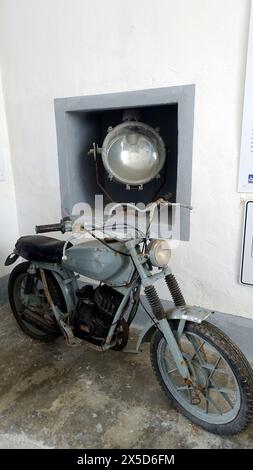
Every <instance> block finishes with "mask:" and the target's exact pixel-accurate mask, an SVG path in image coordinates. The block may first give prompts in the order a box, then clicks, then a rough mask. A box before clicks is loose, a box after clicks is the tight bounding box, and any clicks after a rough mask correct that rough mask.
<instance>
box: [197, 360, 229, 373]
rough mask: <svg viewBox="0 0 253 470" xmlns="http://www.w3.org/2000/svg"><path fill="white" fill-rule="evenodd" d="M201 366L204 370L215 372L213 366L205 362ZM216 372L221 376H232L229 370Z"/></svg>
mask: <svg viewBox="0 0 253 470" xmlns="http://www.w3.org/2000/svg"><path fill="white" fill-rule="evenodd" d="M201 366H202V367H203V368H204V369H207V370H210V371H211V372H212V371H213V370H214V367H215V366H213V365H212V364H207V363H205V362H203V363H202V364H201ZM215 372H219V373H220V374H225V375H231V374H230V372H229V370H227V369H217V368H216V369H215Z"/></svg>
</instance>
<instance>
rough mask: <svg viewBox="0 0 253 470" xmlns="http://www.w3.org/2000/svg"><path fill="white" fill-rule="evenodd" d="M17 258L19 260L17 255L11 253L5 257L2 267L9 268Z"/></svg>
mask: <svg viewBox="0 0 253 470" xmlns="http://www.w3.org/2000/svg"><path fill="white" fill-rule="evenodd" d="M18 258H19V255H18V254H17V253H14V252H12V253H11V254H10V255H9V256H7V258H6V260H5V263H4V265H5V266H10V265H11V264H13V263H15V261H17V259H18Z"/></svg>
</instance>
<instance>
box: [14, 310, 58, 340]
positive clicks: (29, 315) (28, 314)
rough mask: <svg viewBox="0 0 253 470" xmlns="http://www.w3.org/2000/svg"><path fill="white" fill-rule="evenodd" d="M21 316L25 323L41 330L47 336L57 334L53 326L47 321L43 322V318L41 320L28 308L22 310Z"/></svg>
mask: <svg viewBox="0 0 253 470" xmlns="http://www.w3.org/2000/svg"><path fill="white" fill-rule="evenodd" d="M21 316H23V317H24V319H25V321H27V322H28V323H31V324H33V325H34V326H35V327H37V328H41V329H42V330H43V331H45V332H46V333H48V334H55V333H56V332H57V330H56V328H55V327H54V324H52V323H49V322H48V321H47V320H45V318H43V317H42V316H41V315H39V314H38V313H36V312H34V311H33V310H31V309H29V308H28V307H25V309H24V310H22V314H21Z"/></svg>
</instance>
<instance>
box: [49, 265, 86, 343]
mask: <svg viewBox="0 0 253 470" xmlns="http://www.w3.org/2000/svg"><path fill="white" fill-rule="evenodd" d="M40 275H41V280H42V284H43V288H44V292H45V295H46V298H47V301H48V303H49V305H50V307H51V309H52V310H53V313H54V316H55V318H56V321H57V323H58V325H59V327H60V329H61V332H62V334H63V336H64V338H65V339H66V342H67V345H68V346H72V347H75V346H80V345H81V344H83V340H81V339H80V338H77V337H76V336H75V335H74V333H73V331H72V328H71V327H70V325H68V324H67V323H66V322H65V321H64V320H63V319H62V318H61V312H60V310H59V308H58V307H57V305H55V304H54V302H53V299H52V297H51V294H50V292H49V289H48V285H47V279H46V275H45V272H44V269H41V268H40Z"/></svg>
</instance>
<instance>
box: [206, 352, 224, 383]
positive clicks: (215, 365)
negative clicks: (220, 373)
mask: <svg viewBox="0 0 253 470" xmlns="http://www.w3.org/2000/svg"><path fill="white" fill-rule="evenodd" d="M220 361H221V356H220V357H219V358H218V359H217V361H216V363H215V364H214V367H213V369H212V371H211V373H210V374H209V380H210V379H211V377H212V376H213V374H214V372H215V371H216V369H217V367H218V365H219V363H220Z"/></svg>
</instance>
